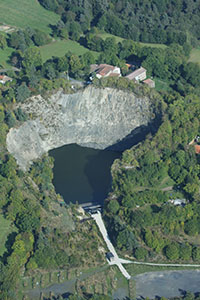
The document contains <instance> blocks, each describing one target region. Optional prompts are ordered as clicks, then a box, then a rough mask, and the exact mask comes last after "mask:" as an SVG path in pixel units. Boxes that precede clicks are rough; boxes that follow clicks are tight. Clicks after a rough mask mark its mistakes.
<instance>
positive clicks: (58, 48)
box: [40, 40, 99, 62]
mask: <svg viewBox="0 0 200 300" xmlns="http://www.w3.org/2000/svg"><path fill="white" fill-rule="evenodd" d="M40 51H41V55H42V61H43V62H45V61H46V60H48V59H50V58H51V57H52V56H58V57H61V56H64V55H65V54H66V53H67V52H68V51H71V52H72V53H73V54H76V55H82V54H83V53H85V52H88V51H90V50H89V49H87V48H85V47H83V46H81V45H80V44H79V43H77V42H75V41H71V40H58V41H55V42H52V43H50V44H48V45H44V46H42V47H40ZM90 52H91V53H92V54H93V55H94V57H95V58H96V57H98V55H99V53H98V52H95V51H90Z"/></svg>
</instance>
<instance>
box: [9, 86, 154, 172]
mask: <svg viewBox="0 0 200 300" xmlns="http://www.w3.org/2000/svg"><path fill="white" fill-rule="evenodd" d="M20 107H21V109H22V110H23V111H25V112H26V113H28V114H30V115H31V116H32V119H31V120H28V121H26V122H25V123H24V124H23V125H21V126H20V127H19V128H12V129H10V131H9V133H8V135H7V148H8V151H9V152H10V153H11V154H13V156H14V157H15V158H16V160H17V162H18V164H19V166H20V168H21V169H23V170H26V169H27V167H28V165H29V163H31V162H32V161H33V160H34V159H37V158H39V157H40V156H41V155H42V154H43V153H45V152H47V151H49V150H50V149H54V148H57V147H60V146H62V145H65V144H71V143H77V144H79V145H83V146H88V147H93V148H97V149H105V148H107V147H109V146H111V145H113V144H115V143H117V142H118V141H120V140H121V139H123V138H125V137H126V136H127V135H129V134H130V133H131V132H132V131H133V130H134V129H135V128H137V127H140V126H141V125H147V124H148V123H149V121H150V120H151V119H152V103H151V101H150V99H149V98H148V97H146V96H143V97H138V96H135V95H134V94H132V93H128V92H124V91H119V90H115V89H111V88H105V89H99V88H94V87H92V86H90V87H87V88H86V89H84V90H82V91H80V92H77V93H75V94H63V93H62V92H61V91H60V92H57V93H56V94H54V95H52V96H51V97H50V98H49V99H48V100H45V99H44V98H42V97H41V96H35V97H32V98H30V99H28V100H27V101H26V102H25V103H23V104H21V106H20Z"/></svg>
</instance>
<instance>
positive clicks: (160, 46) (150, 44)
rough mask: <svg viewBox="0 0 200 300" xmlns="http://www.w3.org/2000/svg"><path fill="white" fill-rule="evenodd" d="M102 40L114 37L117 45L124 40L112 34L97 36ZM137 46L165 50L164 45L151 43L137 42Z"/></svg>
mask: <svg viewBox="0 0 200 300" xmlns="http://www.w3.org/2000/svg"><path fill="white" fill-rule="evenodd" d="M98 35H99V36H100V37H101V38H102V39H104V40H105V39H106V38H107V37H114V38H115V40H116V43H119V42H121V41H123V40H124V39H123V38H121V37H119V36H116V35H113V34H110V33H100V34H98ZM138 44H139V45H140V46H142V47H145V46H146V47H153V48H162V49H165V48H166V47H167V46H166V45H164V44H152V43H141V42H138Z"/></svg>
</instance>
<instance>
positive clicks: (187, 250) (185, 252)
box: [180, 245, 192, 260]
mask: <svg viewBox="0 0 200 300" xmlns="http://www.w3.org/2000/svg"><path fill="white" fill-rule="evenodd" d="M191 255H192V247H191V246H190V245H181V246H180V259H183V260H189V259H190V258H191Z"/></svg>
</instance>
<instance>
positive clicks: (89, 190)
mask: <svg viewBox="0 0 200 300" xmlns="http://www.w3.org/2000/svg"><path fill="white" fill-rule="evenodd" d="M49 154H50V155H51V156H53V157H54V159H55V162H54V169H53V172H54V179H53V184H54V186H55V188H56V192H57V193H59V194H61V195H62V196H63V198H64V200H65V202H66V203H70V202H72V203H76V202H78V203H87V202H98V203H103V200H104V199H105V198H106V196H107V194H108V192H109V189H110V185H111V174H110V168H111V165H112V163H113V161H114V159H116V158H119V157H120V155H121V153H120V152H115V151H110V150H95V149H91V148H86V147H80V146H78V145H75V144H71V145H66V146H63V147H60V148H57V149H54V150H51V151H50V153H49Z"/></svg>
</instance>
